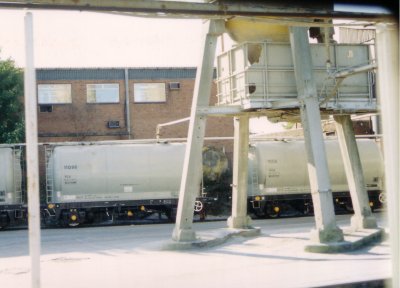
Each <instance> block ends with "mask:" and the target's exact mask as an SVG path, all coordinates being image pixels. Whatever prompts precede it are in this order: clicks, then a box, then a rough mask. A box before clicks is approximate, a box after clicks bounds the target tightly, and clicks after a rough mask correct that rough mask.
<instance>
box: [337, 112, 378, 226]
mask: <svg viewBox="0 0 400 288" xmlns="http://www.w3.org/2000/svg"><path fill="white" fill-rule="evenodd" d="M333 118H334V119H335V126H336V133H337V134H338V138H339V144H340V151H341V154H342V159H343V164H344V169H345V171H346V177H347V183H348V185H349V190H350V196H351V201H352V203H353V209H354V216H353V217H352V218H351V227H352V228H353V229H354V230H359V229H365V228H376V227H377V225H376V220H375V217H374V216H373V215H372V212H371V207H370V206H369V199H368V194H367V190H366V188H365V180H364V174H363V170H362V166H361V160H360V154H359V153H358V147H357V142H356V137H355V135H354V130H353V124H352V121H351V118H350V115H335V116H333Z"/></svg>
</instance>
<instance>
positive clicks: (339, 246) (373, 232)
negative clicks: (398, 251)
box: [304, 228, 385, 253]
mask: <svg viewBox="0 0 400 288" xmlns="http://www.w3.org/2000/svg"><path fill="white" fill-rule="evenodd" d="M343 235H344V240H343V241H337V242H329V243H317V242H312V243H310V244H307V245H306V246H305V247H304V250H305V251H307V252H313V253H341V252H349V251H354V250H356V249H360V248H362V247H364V246H368V245H371V244H373V243H375V242H377V241H380V240H382V239H383V238H384V237H385V232H384V230H383V229H359V230H357V231H354V230H353V229H351V228H350V229H343Z"/></svg>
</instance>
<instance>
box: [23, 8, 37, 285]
mask: <svg viewBox="0 0 400 288" xmlns="http://www.w3.org/2000/svg"><path fill="white" fill-rule="evenodd" d="M33 48H34V46H33V16H32V13H30V12H28V13H26V15H25V56H26V58H25V59H26V60H25V61H26V64H25V72H24V94H25V138H26V168H27V169H26V170H27V171H26V174H27V190H28V224H29V227H28V228H29V254H30V256H31V287H32V288H39V287H40V199H39V152H38V128H37V126H38V125H37V98H36V89H37V87H36V71H35V65H34V49H33Z"/></svg>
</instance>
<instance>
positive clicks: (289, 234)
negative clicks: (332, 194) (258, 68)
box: [0, 213, 391, 288]
mask: <svg viewBox="0 0 400 288" xmlns="http://www.w3.org/2000/svg"><path fill="white" fill-rule="evenodd" d="M375 216H377V217H378V223H379V225H380V226H381V227H384V228H385V227H386V226H387V224H386V220H385V215H384V214H383V213H379V214H375ZM349 219H350V216H349V215H340V216H337V221H338V225H339V226H340V227H342V228H343V227H346V226H348V225H349V221H350V220H349ZM253 224H254V226H257V227H260V228H261V235H260V236H258V237H250V238H245V237H240V236H239V237H235V238H231V239H229V240H228V241H227V242H226V243H224V244H222V245H219V246H216V247H212V248H201V249H192V250H185V251H171V250H163V249H164V248H163V247H165V243H167V242H168V241H170V239H171V233H172V230H173V225H172V224H156V225H130V226H112V227H94V228H76V229H46V230H42V257H41V269H42V275H41V277H42V286H41V287H43V288H50V287H51V288H54V287H57V288H64V287H65V288H67V287H68V288H79V287H82V288H87V287H96V288H97V287H98V288H102V287H104V288H105V287H107V288H109V287H146V288H151V287H182V288H183V287H184V288H187V287H201V288H204V287H221V288H222V287H321V286H327V285H333V284H340V283H350V282H359V281H369V280H375V279H386V278H390V275H391V272H390V258H391V257H390V249H389V244H388V242H387V241H385V240H384V241H383V242H381V243H377V244H375V245H373V246H368V247H364V248H362V249H359V250H356V251H352V252H343V253H338V254H319V253H309V252H305V251H304V247H305V246H306V245H307V244H308V243H309V241H308V237H309V231H310V230H311V228H312V227H313V225H314V219H313V218H312V217H302V218H285V219H270V220H255V221H253ZM194 227H195V229H196V231H200V232H201V231H209V230H210V229H219V228H225V227H226V224H225V222H223V221H221V222H207V223H196V224H195V225H194ZM27 234H28V233H27V231H26V230H17V231H1V232H0V287H1V288H14V287H15V288H17V287H18V288H21V287H22V288H23V287H29V284H30V268H29V256H28V240H27Z"/></svg>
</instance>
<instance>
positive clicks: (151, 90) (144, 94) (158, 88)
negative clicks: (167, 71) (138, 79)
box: [133, 83, 167, 103]
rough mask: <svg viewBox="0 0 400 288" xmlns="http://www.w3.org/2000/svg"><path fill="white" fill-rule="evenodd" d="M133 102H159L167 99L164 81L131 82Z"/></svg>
mask: <svg viewBox="0 0 400 288" xmlns="http://www.w3.org/2000/svg"><path fill="white" fill-rule="evenodd" d="M133 93H134V98H135V103H159V102H165V101H167V97H166V93H165V83H135V84H133Z"/></svg>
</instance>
